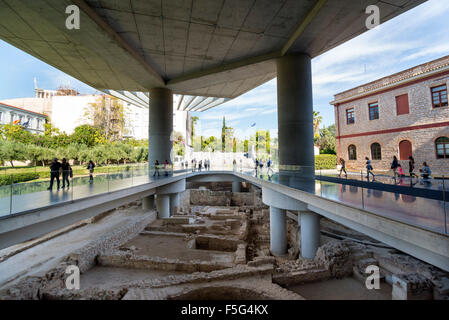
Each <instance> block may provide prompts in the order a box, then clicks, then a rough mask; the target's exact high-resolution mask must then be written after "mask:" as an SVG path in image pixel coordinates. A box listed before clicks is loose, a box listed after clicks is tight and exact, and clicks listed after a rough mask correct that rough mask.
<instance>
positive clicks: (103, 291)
mask: <svg viewBox="0 0 449 320" xmlns="http://www.w3.org/2000/svg"><path fill="white" fill-rule="evenodd" d="M231 190H232V183H228V182H187V185H186V190H185V191H183V192H181V193H180V196H179V202H178V205H177V206H174V207H173V212H172V215H171V216H170V217H168V218H157V217H158V213H157V211H156V209H155V205H154V202H155V201H154V202H151V201H147V202H146V203H145V205H142V201H139V200H138V201H134V202H132V203H129V204H127V205H125V206H121V207H118V208H116V209H113V210H109V211H107V212H104V213H102V214H100V215H97V216H95V217H93V218H90V219H87V220H84V221H82V222H81V223H77V224H75V225H72V226H70V227H68V228H65V229H62V230H58V231H56V232H53V233H50V234H47V235H45V236H44V237H40V238H36V239H33V240H32V241H28V242H26V243H22V244H20V245H15V246H13V247H10V248H8V249H4V250H2V251H0V253H1V256H0V259H1V260H0V261H1V262H0V268H1V269H2V270H3V271H2V274H3V275H2V283H1V291H0V298H1V299H2V300H10V299H38V300H66V299H68V300H72V299H75V300H78V299H80V300H85V299H88V300H103V299H105V300H130V299H131V300H135V299H139V300H140V299H145V300H272V299H275V300H278V299H280V300H309V299H311V300H391V299H397V300H409V299H420V300H421V299H423V300H432V299H438V300H440V299H448V298H449V290H448V288H449V286H448V282H447V280H448V274H447V273H446V272H443V271H441V270H440V269H438V268H436V267H433V266H431V265H430V264H427V263H424V262H422V261H419V260H417V259H415V258H413V257H411V256H409V255H406V254H404V253H401V252H399V251H397V250H395V249H393V248H391V247H388V246H387V245H384V244H382V243H380V242H378V241H375V240H373V239H370V238H368V237H366V236H364V235H362V234H360V233H358V232H355V231H353V230H350V229H348V228H346V227H343V226H342V225H339V224H337V223H335V222H331V221H329V220H327V219H325V218H322V219H321V220H320V230H321V236H320V246H319V248H318V250H317V253H316V256H315V258H314V259H305V258H303V257H302V256H301V243H300V241H301V240H300V239H301V236H300V235H301V225H300V224H299V223H298V221H300V220H301V219H299V217H298V213H297V212H290V211H287V219H286V231H287V245H288V253H287V254H285V255H273V254H272V252H271V250H270V211H269V207H267V206H266V205H264V204H263V202H262V190H261V189H260V188H258V187H256V186H254V185H251V184H249V183H246V182H241V186H240V190H239V191H241V192H232V191H231ZM149 202H150V203H149ZM73 265H74V266H76V267H78V268H79V271H80V285H79V289H73V288H72V289H68V288H67V284H66V282H67V281H66V280H67V273H66V270H67V267H68V266H73ZM369 266H371V267H373V266H374V269H376V268H377V270H379V287H378V288H374V289H373V288H371V289H368V287H367V284H366V282H367V277H369V276H370V274H367V273H365V272H366V270H367V267H369Z"/></svg>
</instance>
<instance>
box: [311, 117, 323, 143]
mask: <svg viewBox="0 0 449 320" xmlns="http://www.w3.org/2000/svg"><path fill="white" fill-rule="evenodd" d="M322 121H323V117H322V116H320V113H319V112H318V111H313V136H314V139H315V141H317V140H318V139H319V138H320V125H321V122H322Z"/></svg>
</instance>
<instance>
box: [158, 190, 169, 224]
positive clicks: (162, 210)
mask: <svg viewBox="0 0 449 320" xmlns="http://www.w3.org/2000/svg"><path fill="white" fill-rule="evenodd" d="M156 208H157V213H158V218H159V219H161V218H169V217H170V196H169V195H168V194H158V195H157V198H156Z"/></svg>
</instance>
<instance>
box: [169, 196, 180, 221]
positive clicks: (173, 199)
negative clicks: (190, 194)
mask: <svg viewBox="0 0 449 320" xmlns="http://www.w3.org/2000/svg"><path fill="white" fill-rule="evenodd" d="M175 207H178V208H179V193H172V194H170V217H172V216H174V215H175Z"/></svg>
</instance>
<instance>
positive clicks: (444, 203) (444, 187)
mask: <svg viewBox="0 0 449 320" xmlns="http://www.w3.org/2000/svg"><path fill="white" fill-rule="evenodd" d="M443 206H444V232H445V233H446V234H447V212H446V185H445V183H444V175H443Z"/></svg>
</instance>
